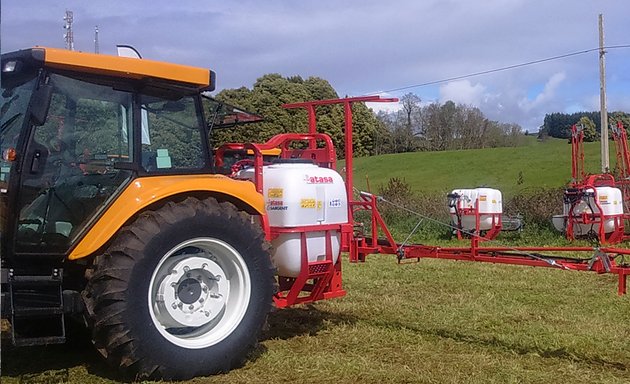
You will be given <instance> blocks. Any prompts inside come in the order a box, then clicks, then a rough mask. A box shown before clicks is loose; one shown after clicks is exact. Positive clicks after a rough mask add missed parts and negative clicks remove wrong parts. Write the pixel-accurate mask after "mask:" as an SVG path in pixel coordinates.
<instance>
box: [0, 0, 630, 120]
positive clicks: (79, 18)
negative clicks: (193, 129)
mask: <svg viewBox="0 0 630 384" xmlns="http://www.w3.org/2000/svg"><path fill="white" fill-rule="evenodd" d="M66 9H68V10H72V11H73V14H74V23H73V32H74V41H75V49H76V50H81V51H86V52H93V51H94V27H95V26H96V25H98V29H99V47H100V52H101V53H107V54H115V52H116V48H115V47H116V44H128V45H132V46H134V47H135V48H136V49H137V50H138V51H140V53H141V54H142V56H143V57H144V58H148V59H154V60H162V61H171V62H176V63H180V64H188V65H194V66H201V67H206V68H210V69H212V70H213V71H215V72H216V73H217V85H218V87H217V91H220V90H221V89H225V88H238V87H242V86H245V87H248V88H251V87H252V85H253V84H254V82H255V81H256V79H257V78H259V77H261V76H262V75H264V74H267V73H280V74H281V75H283V76H294V75H299V76H302V77H303V78H308V77H310V76H317V77H321V78H324V79H326V80H328V81H329V82H330V83H331V84H332V86H333V87H334V88H335V90H336V91H337V93H338V94H339V95H340V96H360V95H366V94H381V95H383V96H387V97H400V96H402V95H404V94H405V93H408V92H412V93H414V94H416V95H417V96H419V97H420V98H421V99H422V103H424V104H428V103H432V102H440V103H443V102H445V101H447V100H452V101H454V102H456V103H462V104H466V105H470V106H474V107H478V108H480V109H481V111H482V112H483V113H484V114H485V115H486V116H487V117H488V118H490V119H492V120H497V121H500V122H503V123H517V124H520V125H521V126H522V128H523V130H527V131H529V132H536V131H537V130H538V128H539V126H540V125H542V122H543V119H544V116H545V114H547V113H553V112H565V113H572V112H577V111H584V110H587V111H594V110H599V91H600V87H599V53H598V52H597V50H596V48H597V47H598V44H599V40H598V39H599V37H598V14H600V13H601V14H603V15H604V29H605V45H606V46H609V47H611V48H610V49H607V51H606V54H605V58H606V84H607V95H608V96H607V104H608V110H609V111H616V110H622V111H626V112H630V47H625V48H623V47H619V48H612V47H613V46H623V45H626V46H630V22H629V19H630V1H628V0H598V1H590V0H588V1H587V0H542V1H541V0H476V1H472V0H468V1H467V0H422V1H418V0H400V1H382V0H380V1H373V0H362V1H361V0H346V1H340V0H336V1H334V0H317V1H316V0H302V1H288V0H286V1H279V0H268V1H253V0H242V1H231V0H222V1H216V0H192V1H191V0H179V1H173V0H168V1H167V0H152V1H150V2H147V1H132V0H126V1H122V0H108V1H101V0H91V1H85V0H65V1H64V0H55V1H50V0H2V2H1V3H0V11H1V15H0V19H1V20H0V23H1V25H0V50H1V51H2V52H10V51H14V50H17V49H22V48H28V47H32V46H35V45H40V46H50V47H59V48H64V47H65V41H64V37H63V35H64V32H65V31H64V29H63V25H64V21H63V16H64V14H65V11H66ZM591 49H595V50H593V51H590V52H587V53H581V54H575V55H571V56H568V57H565V58H562V59H557V60H549V61H544V62H542V63H538V64H533V65H526V66H521V67H517V68H513V69H509V70H502V71H497V72H492V73H487V74H483V75H477V76H472V77H466V78H460V77H462V76H465V75H468V74H474V73H479V72H486V71H492V70H494V69H501V68H505V67H510V66H515V65H519V64H523V63H528V62H532V61H538V60H544V59H548V58H552V57H556V56H562V55H566V54H572V53H576V52H583V51H587V50H591ZM452 78H458V79H457V80H452V81H444V82H438V81H440V80H445V79H452ZM433 82H438V83H436V84H432V85H426V86H419V87H413V86H414V85H420V84H425V83H433ZM371 106H372V107H373V108H374V109H375V110H379V109H389V110H395V109H396V108H399V106H398V105H397V104H374V105H371Z"/></svg>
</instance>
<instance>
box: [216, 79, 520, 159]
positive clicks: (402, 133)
mask: <svg viewBox="0 0 630 384" xmlns="http://www.w3.org/2000/svg"><path fill="white" fill-rule="evenodd" d="M338 97H339V96H338V95H337V92H336V91H335V90H334V88H333V87H332V86H331V85H330V83H329V82H328V81H326V80H324V79H322V78H319V77H309V78H307V79H303V78H302V77H300V76H291V77H283V76H282V75H279V74H267V75H264V76H262V77H260V78H259V79H258V80H256V82H255V83H254V85H253V87H252V88H251V89H249V88H247V87H241V88H237V89H225V90H223V91H221V92H219V93H218V94H217V95H216V99H217V100H219V101H222V102H226V103H228V104H232V105H236V106H239V107H241V108H243V109H246V110H247V111H249V112H253V113H257V114H260V115H262V116H263V117H264V118H265V121H264V122H262V123H258V124H254V125H246V126H242V127H239V128H236V129H229V130H216V131H215V132H214V133H213V139H214V143H213V145H214V146H215V147H216V146H218V145H220V144H222V143H226V142H265V141H266V140H268V139H269V138H271V137H272V136H274V135H276V134H278V133H283V132H306V131H307V129H308V126H307V122H308V120H307V115H306V112H305V111H304V110H301V109H298V110H286V109H284V108H282V104H285V103H295V102H303V101H307V100H324V99H335V98H338ZM401 105H402V108H401V109H400V110H399V111H397V112H391V113H386V112H379V113H378V114H375V113H374V112H373V111H371V110H370V109H368V108H367V107H366V106H365V105H364V104H363V103H354V104H353V127H354V132H353V138H354V140H353V149H354V153H355V155H356V156H369V155H378V154H384V153H400V152H412V151H435V150H437V151H441V150H450V149H471V148H486V147H499V146H515V145H518V144H519V143H520V142H521V140H522V132H521V127H520V126H518V125H517V124H503V123H499V122H496V121H491V120H489V119H487V118H486V117H485V116H484V115H483V113H482V112H481V111H480V110H479V109H478V108H474V107H470V106H466V105H461V104H455V103H453V102H452V101H448V102H446V103H444V104H438V103H432V104H429V105H425V106H423V105H421V99H420V98H419V97H418V96H416V95H415V94H412V93H408V94H406V95H404V96H403V97H402V98H401ZM317 122H318V128H319V131H320V132H323V133H327V134H328V135H330V136H331V138H332V140H333V142H334V144H335V147H336V149H337V154H338V155H342V154H343V151H344V132H343V127H344V113H343V107H342V106H341V105H331V106H321V107H318V108H317Z"/></svg>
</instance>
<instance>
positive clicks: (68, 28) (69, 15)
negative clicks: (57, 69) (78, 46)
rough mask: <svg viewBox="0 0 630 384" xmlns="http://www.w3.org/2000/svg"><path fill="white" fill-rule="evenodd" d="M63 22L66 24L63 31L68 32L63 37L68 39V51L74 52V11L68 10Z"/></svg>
mask: <svg viewBox="0 0 630 384" xmlns="http://www.w3.org/2000/svg"><path fill="white" fill-rule="evenodd" d="M63 20H64V21H65V22H66V24H65V25H64V26H63V29H65V30H66V33H65V34H64V35H63V37H64V39H66V49H68V50H71V51H74V34H73V33H72V22H73V21H74V17H73V15H72V11H69V10H67V9H66V15H65V16H64V17H63Z"/></svg>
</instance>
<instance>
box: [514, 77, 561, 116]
mask: <svg viewBox="0 0 630 384" xmlns="http://www.w3.org/2000/svg"><path fill="white" fill-rule="evenodd" d="M566 77H567V76H566V74H565V73H564V72H560V73H555V74H553V75H552V76H551V78H550V79H549V80H548V81H547V83H546V84H545V87H544V89H543V90H542V92H540V93H539V94H538V95H536V97H535V98H534V99H533V100H530V99H528V98H523V99H522V100H521V101H520V102H519V107H520V108H521V109H522V110H523V111H524V112H530V111H532V110H534V109H535V108H538V107H540V106H542V105H543V104H545V103H548V102H549V101H551V100H552V99H553V98H554V97H555V95H556V90H557V89H558V87H559V86H560V84H561V83H562V82H563V81H564V79H566Z"/></svg>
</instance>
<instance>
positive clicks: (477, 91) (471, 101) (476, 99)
mask: <svg viewBox="0 0 630 384" xmlns="http://www.w3.org/2000/svg"><path fill="white" fill-rule="evenodd" d="M489 96H490V95H488V94H487V93H486V87H484V86H483V85H481V84H479V83H477V84H474V85H473V84H471V83H470V81H469V80H459V81H451V82H449V83H447V84H445V85H443V86H441V87H440V102H441V103H444V102H446V101H448V100H450V101H453V102H454V103H456V104H466V105H474V106H480V105H481V104H483V103H484V102H485V100H487V98H488V97H489Z"/></svg>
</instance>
